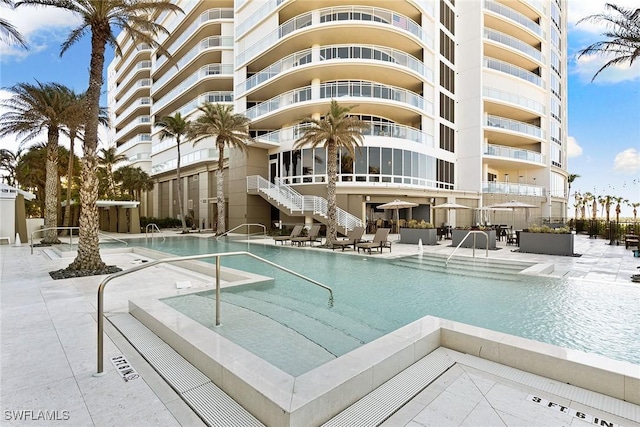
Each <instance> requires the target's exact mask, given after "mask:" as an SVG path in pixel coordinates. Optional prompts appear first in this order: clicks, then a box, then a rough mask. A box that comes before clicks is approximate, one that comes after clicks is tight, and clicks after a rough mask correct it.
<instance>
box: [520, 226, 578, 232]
mask: <svg viewBox="0 0 640 427" xmlns="http://www.w3.org/2000/svg"><path fill="white" fill-rule="evenodd" d="M526 231H528V232H529V233H549V234H570V233H571V229H570V228H569V227H567V226H564V227H557V228H552V227H549V226H548V225H542V226H541V225H537V224H534V225H532V226H531V227H529V229H528V230H526Z"/></svg>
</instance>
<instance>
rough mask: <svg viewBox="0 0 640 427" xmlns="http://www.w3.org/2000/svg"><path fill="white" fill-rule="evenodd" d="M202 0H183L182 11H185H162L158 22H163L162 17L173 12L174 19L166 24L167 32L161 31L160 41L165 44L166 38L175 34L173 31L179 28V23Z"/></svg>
mask: <svg viewBox="0 0 640 427" xmlns="http://www.w3.org/2000/svg"><path fill="white" fill-rule="evenodd" d="M199 3H200V2H197V1H188V2H182V4H181V5H180V8H181V9H182V12H184V13H172V12H169V11H165V12H162V14H161V15H160V16H159V17H158V20H157V21H156V22H160V23H162V19H164V16H166V15H168V14H171V16H172V19H171V21H169V23H168V24H164V28H166V29H167V33H166V34H165V33H161V34H160V35H159V37H158V43H160V44H163V45H164V43H165V40H167V38H168V37H170V36H171V34H173V31H174V30H175V29H176V28H178V25H180V24H181V23H182V21H183V20H184V17H185V16H188V15H189V12H191V11H192V10H193V9H194V8H195V7H196V6H198V4H199ZM163 15H164V16H163Z"/></svg>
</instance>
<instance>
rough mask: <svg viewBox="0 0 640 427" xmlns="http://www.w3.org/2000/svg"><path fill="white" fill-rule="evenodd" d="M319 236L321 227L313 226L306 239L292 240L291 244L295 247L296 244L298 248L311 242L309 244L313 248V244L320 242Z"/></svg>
mask: <svg viewBox="0 0 640 427" xmlns="http://www.w3.org/2000/svg"><path fill="white" fill-rule="evenodd" d="M318 234H320V226H319V225H313V226H311V229H310V230H309V234H308V235H306V236H304V237H294V238H293V239H291V244H292V245H293V244H294V243H295V244H297V245H298V246H304V245H305V244H306V243H307V242H309V244H310V245H311V246H313V242H317V241H318Z"/></svg>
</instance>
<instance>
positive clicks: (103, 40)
mask: <svg viewBox="0 0 640 427" xmlns="http://www.w3.org/2000/svg"><path fill="white" fill-rule="evenodd" d="M109 32H110V29H109V28H99V27H94V28H92V34H91V65H90V68H89V87H88V89H87V92H86V99H87V123H86V127H85V139H84V159H83V162H82V186H81V187H80V202H81V211H80V220H79V225H80V233H79V241H78V255H77V256H76V258H75V260H74V261H73V262H72V263H71V264H70V265H69V267H68V268H69V269H72V270H102V269H104V268H105V267H106V264H105V263H104V262H103V261H102V258H100V245H99V240H98V230H99V227H100V222H99V216H98V207H97V205H96V202H97V200H98V177H97V175H96V170H97V168H98V158H97V156H96V150H97V148H98V113H99V107H100V91H101V90H102V71H103V69H104V51H105V47H106V44H107V36H108V34H109Z"/></svg>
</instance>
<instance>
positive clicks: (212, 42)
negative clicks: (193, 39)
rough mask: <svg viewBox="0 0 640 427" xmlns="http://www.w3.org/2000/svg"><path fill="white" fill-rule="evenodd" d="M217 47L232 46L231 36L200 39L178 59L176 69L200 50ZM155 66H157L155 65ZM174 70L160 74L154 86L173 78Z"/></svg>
mask: <svg viewBox="0 0 640 427" xmlns="http://www.w3.org/2000/svg"><path fill="white" fill-rule="evenodd" d="M218 47H229V48H231V47H233V37H222V36H214V37H207V38H206V39H204V40H202V41H201V42H200V43H198V44H197V45H196V46H194V47H193V49H191V50H190V51H189V52H188V53H187V54H186V55H184V56H183V57H182V58H180V59H179V60H178V62H177V63H176V66H177V67H178V69H181V68H183V67H184V66H185V65H186V64H188V63H189V62H191V61H192V60H193V59H194V58H195V57H196V56H198V55H200V54H201V53H202V52H204V51H206V50H209V49H214V48H218ZM156 68H157V67H156ZM175 75H176V72H175V70H174V69H170V70H167V72H166V73H164V74H163V75H162V77H160V78H159V79H157V80H156V84H155V85H154V87H155V88H161V87H162V86H163V85H164V84H165V83H166V82H168V81H169V79H171V78H174V77H175Z"/></svg>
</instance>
